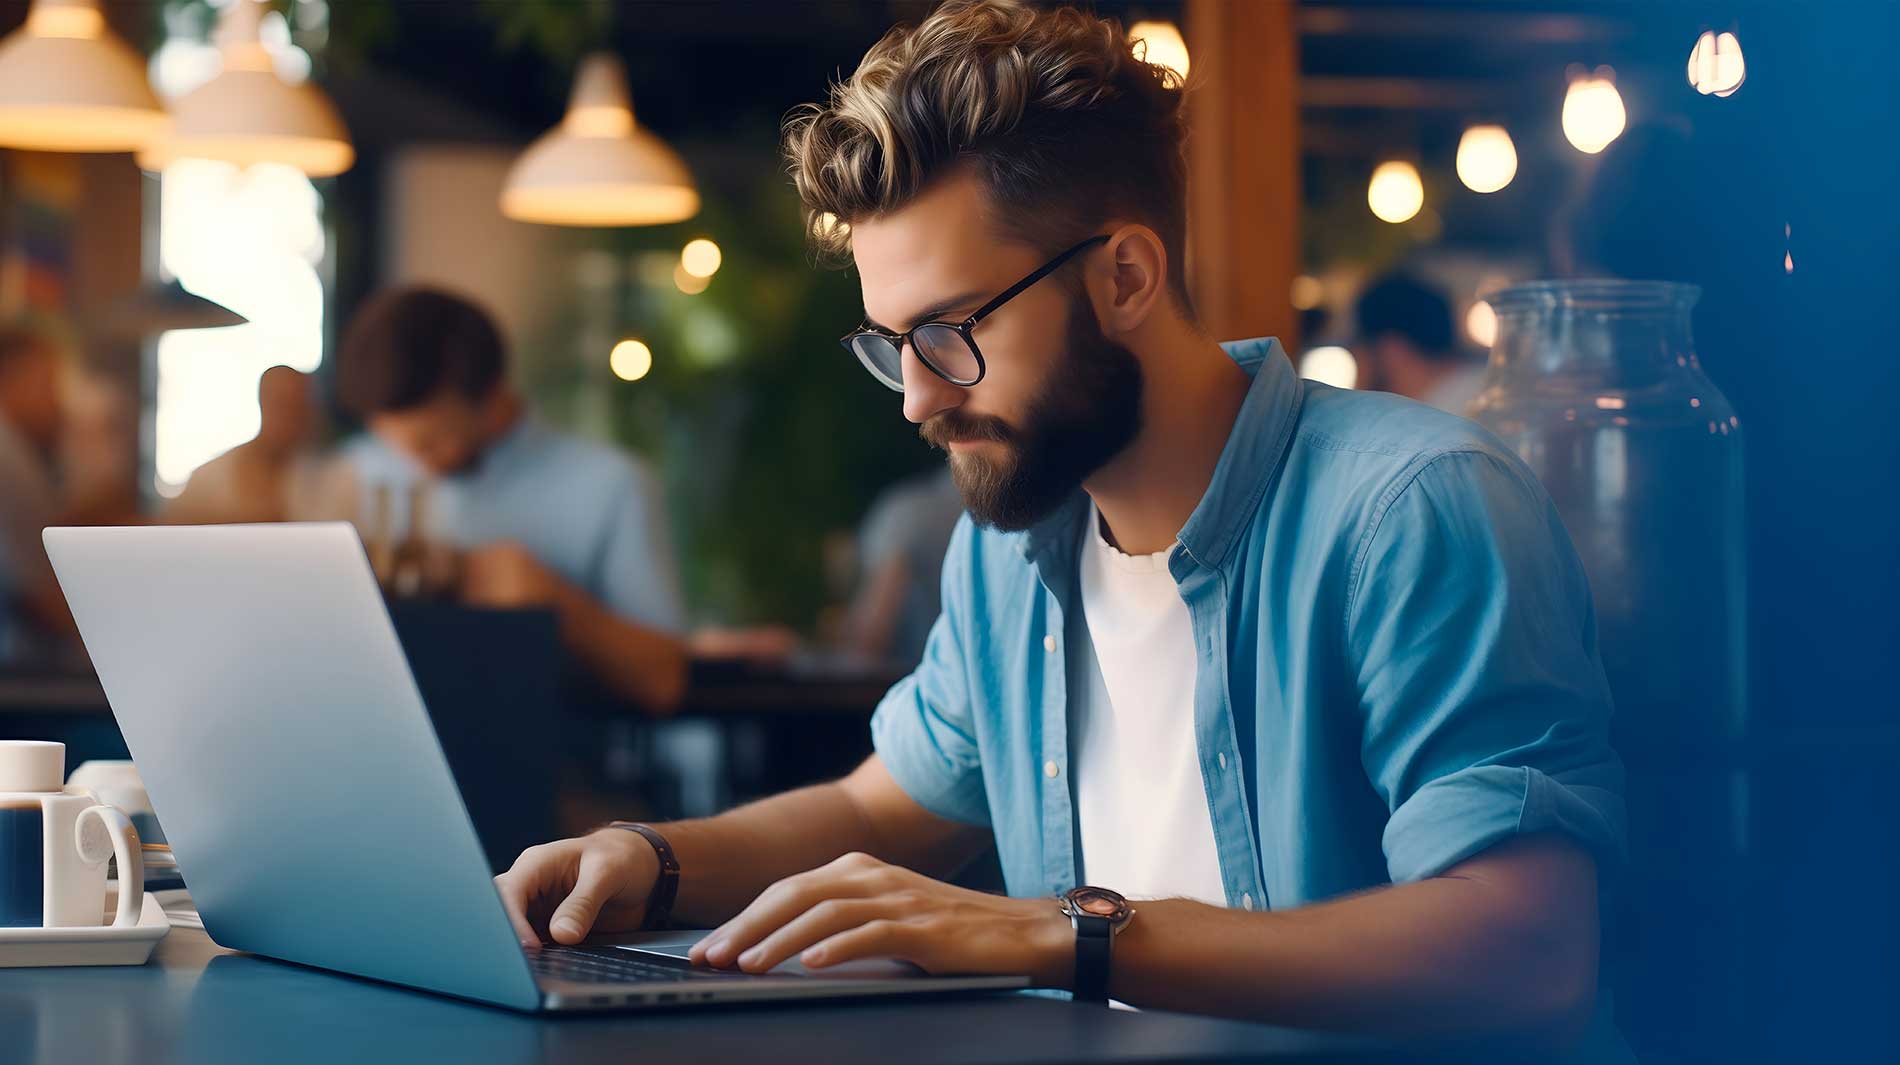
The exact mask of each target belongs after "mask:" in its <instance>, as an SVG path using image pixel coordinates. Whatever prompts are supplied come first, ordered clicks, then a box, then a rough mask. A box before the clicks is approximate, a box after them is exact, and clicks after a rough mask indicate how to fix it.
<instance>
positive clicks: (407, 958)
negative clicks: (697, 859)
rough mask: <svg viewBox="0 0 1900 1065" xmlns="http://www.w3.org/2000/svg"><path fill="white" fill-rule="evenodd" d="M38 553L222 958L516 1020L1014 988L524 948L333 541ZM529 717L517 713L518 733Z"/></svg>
mask: <svg viewBox="0 0 1900 1065" xmlns="http://www.w3.org/2000/svg"><path fill="white" fill-rule="evenodd" d="M45 539H46V551H47V554H48V555H50V556H51V558H52V561H53V568H54V570H55V571H56V572H57V573H58V575H59V582H60V586H61V587H62V588H63V589H64V590H65V593H66V599H67V602H68V603H70V604H71V606H72V612H73V617H74V619H75V620H77V621H78V623H79V630H80V633H81V635H82V636H83V637H84V638H85V643H86V649H87V650H88V651H89V652H90V653H91V655H92V661H93V665H94V667H95V668H96V669H97V670H98V673H99V679H100V681H101V683H102V684H103V685H104V687H105V692H106V696H107V698H108V699H109V700H110V701H111V704H112V711H113V714H114V716H115V717H117V718H118V722H119V728H120V730H121V731H122V732H123V733H124V735H125V741H126V744H127V745H128V746H129V747H130V749H131V752H132V757H133V758H134V759H135V760H136V761H137V762H138V766H139V772H140V774H141V775H142V776H143V777H144V781H145V786H146V790H147V791H148V792H149V793H150V795H151V798H152V803H153V807H154V808H155V809H156V810H157V811H158V812H159V815H160V817H161V818H162V819H163V822H164V825H165V834H166V836H167V838H168V839H169V840H170V841H171V844H172V848H173V850H174V852H175V853H176V854H177V856H178V862H179V867H180V868H181V869H182V870H183V871H184V873H185V875H186V877H187V883H188V886H189V887H190V889H191V894H192V899H193V901H195V902H196V903H197V906H198V910H199V912H200V914H201V915H202V916H203V918H204V924H205V929H206V931H208V932H209V933H210V934H211V936H212V938H213V939H215V940H216V941H217V942H219V943H220V944H223V945H224V946H227V947H231V948H234V949H238V950H244V951H250V952H252V953H255V954H261V955H265V956H268V957H272V958H280V959H283V960H285V961H292V962H299V963H302V964H305V965H314V966H319V967H321V968H325V969H334V970H336V971H339V972H345V973H352V974H355V975H357V976H364V977H370V978H372V979H376V980H385V981H388V982H390V983H395V984H403V985H406V986H409V987H415V988H421V989H424V990H427V991H434V992H439V993H441V994H446V995H454V996H457V997H460V998H466V999H473V1000H475V1001H479V1002H487V1003H492V1004H494V1005H498V1006H508V1007H512V1008H514V1009H519V1010H576V1009H578V1010H595V1009H626V1008H651V1007H667V1006H680V1005H702V1004H706V1003H721V1002H737V1001H747V1000H759V999H781V998H799V999H803V998H820V997H859V996H871V995H898V994H920V993H946V992H960V991H971V990H980V989H1000V988H1016V987H1022V986H1025V985H1026V983H1027V981H1026V980H1024V979H1021V978H1018V977H931V976H926V975H924V974H922V973H921V972H919V971H917V970H915V969H912V968H909V967H907V966H903V965H901V964H899V963H895V962H892V963H866V964H862V965H857V966H852V967H848V968H849V970H850V971H840V972H829V971H828V972H826V973H824V974H817V973H805V972H803V971H802V970H800V969H798V968H797V967H796V966H795V965H792V966H786V967H781V968H780V969H779V970H775V971H774V972H772V973H766V974H757V975H748V974H742V973H731V972H715V971H711V970H706V969H698V968H695V967H693V966H692V965H691V964H689V963H688V962H687V961H686V960H685V958H684V954H685V950H686V948H687V947H688V946H690V945H691V944H692V943H693V942H694V940H696V939H697V938H698V934H697V933H683V934H658V935H651V936H644V937H633V938H631V939H630V940H627V941H623V942H619V943H612V944H608V943H603V944H599V945H590V946H584V947H581V948H560V947H549V948H543V949H529V950H524V949H523V948H522V947H521V945H520V943H519V942H518V941H517V940H516V938H515V934H514V931H513V929H512V927H511V926H510V925H509V922H508V919H507V915H506V914H505V913H504V912H503V910H502V906H501V900H500V899H499V898H498V897H497V895H496V893H495V887H494V883H493V881H492V880H491V879H490V877H489V873H488V865H487V863H486V861H485V860H484V858H483V855H482V849H481V846H480V845H479V843H478V841H477V839H476V834H475V829H474V826H473V824H471V822H470V820H469V817H468V812H467V810H466V809H465V808H464V806H463V804H462V798H461V795H460V794H459V793H458V792H457V791H456V787H455V781H454V778H453V777H452V776H451V775H450V771H449V766H448V763H447V761H446V760H445V759H444V758H443V755H442V748H441V746H440V744H439V743H438V742H437V740H436V735H435V731H434V729H433V727H432V726H431V725H430V721H429V715H428V713H427V712H426V711H425V710H424V708H423V703H422V697H421V696H420V694H418V692H417V690H416V684H415V680H414V678H413V677H412V676H411V675H410V671H409V665H408V662H407V661H406V660H405V659H404V657H403V652H402V647H401V645H400V644H399V643H398V642H397V639H396V633H395V630H394V628H393V627H392V626H391V624H390V620H389V613H388V611H387V610H386V609H385V607H384V604H383V599H382V596H381V594H380V592H379V591H378V589H377V587H376V581H375V577H374V576H373V575H372V573H371V571H370V567H369V562H368V559H367V558H366V557H365V555H364V552H363V546H362V544H361V542H360V541H359V540H358V539H357V537H356V532H355V530H354V529H353V528H352V527H351V526H349V525H346V524H323V525H231V526H198V527H154V528H131V529H97V528H93V529H48V530H46V534H45ZM539 718H540V708H538V707H526V706H524V707H522V708H521V723H520V727H521V728H524V729H527V728H534V727H536V722H537V720H538V719H539ZM526 786H534V785H526ZM840 968H841V969H844V968H847V967H840Z"/></svg>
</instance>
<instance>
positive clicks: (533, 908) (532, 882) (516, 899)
mask: <svg viewBox="0 0 1900 1065" xmlns="http://www.w3.org/2000/svg"><path fill="white" fill-rule="evenodd" d="M659 877H660V858H659V855H658V854H656V853H654V850H653V845H652V844H651V843H648V842H647V841H646V840H645V839H643V838H641V837H640V836H639V835H638V834H637V833H633V832H628V831H627V830H625V829H621V828H603V829H600V830H598V831H596V832H594V833H592V834H590V835H586V836H582V837H580V838H579V839H563V840H557V841H555V842H553V843H543V844H541V845H540V846H538V847H529V848H528V849H527V850H525V851H522V852H521V857H519V858H516V859H515V864H514V865H513V866H511V867H510V868H509V870H508V871H507V872H505V873H503V874H501V875H500V876H498V877H496V878H495V890H496V891H497V892H498V893H499V894H500V895H501V903H502V906H503V907H505V908H506V909H507V911H508V920H509V922H510V923H512V924H513V925H514V926H515V935H517V936H519V937H520V938H521V944H522V946H525V947H538V946H540V945H541V944H542V943H544V942H546V941H547V940H549V939H552V940H553V941H554V942H556V943H567V944H573V943H579V942H580V941H581V940H582V939H584V938H586V936H587V934H588V933H589V932H631V931H633V930H635V929H637V928H639V927H640V922H641V921H642V920H644V919H645V918H646V904H647V896H648V895H649V894H651V893H652V891H653V885H654V883H655V882H657V881H658V880H659Z"/></svg>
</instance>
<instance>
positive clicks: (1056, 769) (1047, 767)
mask: <svg viewBox="0 0 1900 1065" xmlns="http://www.w3.org/2000/svg"><path fill="white" fill-rule="evenodd" d="M1061 772H1062V767H1061V766H1059V765H1057V764H1055V763H1054V762H1044V763H1042V775H1043V776H1045V777H1053V776H1056V775H1057V774H1059V773H1061Z"/></svg>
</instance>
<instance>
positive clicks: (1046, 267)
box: [963, 234, 1108, 328]
mask: <svg viewBox="0 0 1900 1065" xmlns="http://www.w3.org/2000/svg"><path fill="white" fill-rule="evenodd" d="M1107 240H1108V235H1107V234H1099V235H1097V236H1093V237H1090V238H1089V239H1087V240H1085V241H1083V242H1082V243H1080V244H1077V245H1076V246H1075V247H1073V248H1070V249H1069V250H1068V251H1065V252H1063V253H1062V254H1061V255H1058V256H1056V257H1055V258H1053V259H1051V260H1049V261H1048V262H1047V263H1045V264H1043V267H1042V269H1040V270H1037V271H1036V272H1035V273H1033V274H1030V275H1029V276H1028V277H1025V278H1023V279H1022V280H1021V281H1018V282H1016V283H1015V284H1013V285H1011V286H1009V287H1008V288H1006V289H1004V290H1003V292H1002V294H1001V295H999V296H997V297H996V298H995V299H993V300H991V301H989V302H988V303H985V304H984V305H983V306H981V307H978V308H977V309H976V313H975V314H972V315H970V316H969V317H968V318H965V319H964V320H963V324H964V326H965V327H966V328H967V327H969V326H973V325H975V324H976V323H978V322H980V321H982V320H983V319H984V318H986V317H988V316H989V313H990V312H991V311H993V310H995V309H996V308H998V307H1001V306H1002V305H1003V304H1005V303H1008V302H1009V301H1010V300H1013V299H1015V298H1016V297H1017V296H1019V295H1021V294H1022V292H1023V290H1024V289H1026V288H1028V287H1029V286H1031V285H1033V284H1035V283H1036V282H1038V281H1041V280H1042V279H1043V278H1045V277H1048V276H1049V275H1050V274H1053V273H1055V272H1056V271H1057V270H1060V269H1062V264H1063V263H1066V262H1068V261H1069V260H1070V259H1073V258H1075V257H1076V256H1077V255H1080V254H1081V253H1082V252H1084V251H1086V250H1087V249H1089V248H1091V247H1094V246H1095V245H1097V244H1101V243H1104V242H1106V241H1107Z"/></svg>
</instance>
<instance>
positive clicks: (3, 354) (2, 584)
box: [0, 327, 75, 662]
mask: <svg viewBox="0 0 1900 1065" xmlns="http://www.w3.org/2000/svg"><path fill="white" fill-rule="evenodd" d="M59 384H60V353H59V349H58V348H57V347H56V346H55V345H54V343H53V341H52V340H51V339H50V338H49V337H47V336H45V335H43V334H41V333H37V332H34V331H32V330H29V329H23V328H17V327H14V328H5V329H0V662H15V661H19V660H21V659H24V658H28V657H37V656H38V654H39V652H41V651H43V650H44V649H45V648H46V647H48V646H49V645H57V644H58V643H59V642H61V641H62V639H65V638H70V637H71V636H73V635H75V630H74V628H73V619H72V615H71V614H70V613H68V612H67V610H66V599H65V597H64V596H63V595H61V594H60V591H59V585H58V584H57V583H56V582H55V581H54V580H53V570H52V567H51V566H50V565H49V564H48V563H47V561H46V550H45V548H44V547H43V546H42V545H41V542H40V531H41V530H42V529H44V528H46V527H47V526H48V525H54V524H58V523H59V520H60V513H59V511H60V503H59V494H58V489H57V488H56V486H55V479H54V475H53V455H54V452H55V449H56V448H57V447H58V446H59V439H60V430H61V426H62V422H63V417H62V408H61V406H60V395H59Z"/></svg>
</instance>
